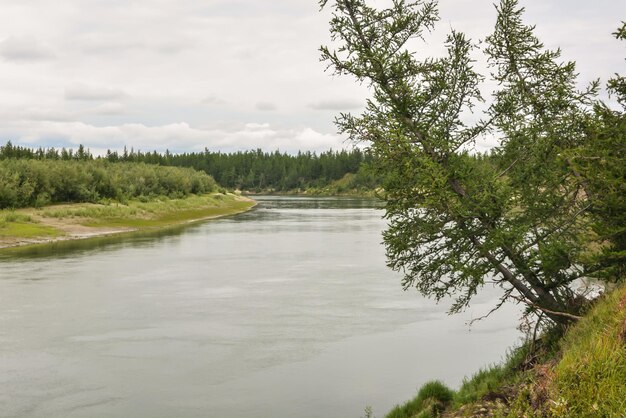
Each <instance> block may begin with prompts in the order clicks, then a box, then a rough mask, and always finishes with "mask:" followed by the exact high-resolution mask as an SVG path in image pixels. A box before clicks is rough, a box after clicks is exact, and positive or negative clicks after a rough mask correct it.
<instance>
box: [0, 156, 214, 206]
mask: <svg viewBox="0 0 626 418" xmlns="http://www.w3.org/2000/svg"><path fill="white" fill-rule="evenodd" d="M6 149H7V147H4V148H3V151H5V150H6ZM23 151H24V150H23V149H22V150H21V151H20V152H23ZM22 157H24V155H22ZM217 189H218V186H217V184H216V182H215V180H214V179H213V178H212V177H211V176H209V175H208V174H206V173H204V172H201V171H197V170H194V169H192V168H183V167H160V166H157V165H153V164H145V163H119V164H114V163H111V162H109V161H106V160H102V159H100V160H93V159H85V160H77V159H73V160H62V159H42V160H38V159H34V158H6V156H5V158H3V159H0V209H4V208H20V207H29V206H35V207H40V206H44V205H47V204H51V203H59V202H100V201H102V200H103V199H112V200H116V201H122V202H123V201H125V200H127V199H130V198H146V199H149V198H154V197H156V196H168V197H183V196H186V195H189V194H201V193H209V192H214V191H216V190H217Z"/></svg>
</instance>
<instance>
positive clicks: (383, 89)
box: [320, 0, 598, 324]
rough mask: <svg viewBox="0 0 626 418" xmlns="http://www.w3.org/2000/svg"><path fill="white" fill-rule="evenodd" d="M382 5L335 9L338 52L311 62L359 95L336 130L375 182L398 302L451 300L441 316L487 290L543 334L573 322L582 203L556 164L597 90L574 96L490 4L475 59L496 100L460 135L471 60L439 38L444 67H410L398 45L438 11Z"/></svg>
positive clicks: (471, 101)
mask: <svg viewBox="0 0 626 418" xmlns="http://www.w3.org/2000/svg"><path fill="white" fill-rule="evenodd" d="M327 3H328V1H327V0H322V1H320V6H321V7H322V8H323V7H326V6H328V5H327ZM391 3H392V4H391V6H390V7H388V8H385V9H376V8H373V7H370V6H369V5H368V4H367V2H366V1H364V0H335V1H334V2H332V4H331V5H330V7H331V8H332V12H333V17H332V20H331V22H330V31H331V36H332V40H333V41H334V42H336V43H337V45H338V46H337V49H336V50H332V49H330V48H329V47H322V48H321V53H322V59H323V60H324V61H326V62H327V63H328V65H329V68H331V69H333V70H334V71H335V72H336V73H337V74H340V75H350V76H353V77H354V78H356V80H357V81H358V82H361V83H365V84H367V85H368V86H369V87H370V90H371V91H372V98H371V99H370V100H368V102H367V106H366V110H365V112H364V113H363V114H362V115H360V116H358V117H357V116H353V115H350V114H342V115H340V117H339V118H337V120H336V123H337V125H338V127H339V129H340V131H342V132H343V133H347V134H348V135H349V137H350V138H351V139H353V140H357V141H367V142H368V143H369V144H370V147H371V152H372V154H373V158H374V161H375V162H376V166H377V168H378V170H379V171H380V172H381V173H385V175H386V181H385V184H384V187H385V189H386V200H387V205H386V217H387V219H389V228H388V230H387V231H385V233H384V241H385V244H386V248H387V255H388V264H389V266H390V267H392V268H393V269H395V270H398V271H401V272H403V273H404V279H403V286H404V287H405V288H409V287H412V286H414V287H416V288H417V289H418V290H419V291H420V292H421V293H423V294H425V295H428V296H433V297H435V298H436V299H441V298H443V297H445V296H450V295H453V296H454V298H455V302H454V304H453V305H452V308H451V312H457V311H459V310H461V309H463V308H464V307H465V306H467V304H468V303H469V301H470V299H471V298H472V296H474V295H475V294H476V293H477V292H478V290H479V289H480V288H481V287H482V286H484V285H485V283H488V282H491V283H495V284H497V285H499V286H500V287H502V289H503V290H504V293H503V296H502V301H501V303H500V304H499V305H498V306H497V307H499V306H501V304H502V303H503V302H504V301H505V300H507V299H510V298H514V299H517V300H519V301H523V302H524V303H526V305H527V307H528V310H529V311H530V312H542V313H543V314H545V315H546V316H547V317H548V318H550V319H551V320H552V321H554V322H556V323H559V324H567V323H569V322H571V321H572V320H575V319H576V318H577V316H576V313H577V311H578V308H579V304H578V302H579V297H578V295H577V294H576V293H575V291H574V287H573V286H572V284H573V282H575V281H576V280H578V279H579V278H581V277H585V276H586V275H588V274H590V273H592V271H591V268H590V267H589V266H588V265H586V264H585V263H584V262H583V260H584V253H585V249H586V248H587V245H588V242H587V241H586V239H585V237H586V235H587V231H588V230H589V228H590V221H589V217H588V216H586V215H587V213H588V210H589V208H590V202H589V199H588V196H587V195H586V194H585V192H584V187H583V185H582V184H581V182H580V181H579V180H577V177H576V170H575V169H574V167H573V165H572V164H570V163H569V162H568V159H567V158H566V151H567V150H569V149H572V148H575V147H579V146H582V145H583V144H584V143H585V141H587V140H588V137H589V136H588V126H589V123H590V122H589V121H590V120H592V119H593V117H594V114H593V106H594V104H595V94H596V90H597V88H598V83H592V84H591V85H590V86H589V87H588V88H587V89H585V90H583V91H579V90H577V89H576V73H575V66H574V63H571V62H565V63H563V62H560V61H559V57H560V51H559V50H556V51H550V50H546V49H545V48H544V46H543V45H542V44H541V42H540V41H539V40H538V39H537V38H536V37H535V35H534V34H533V29H534V28H533V27H532V26H527V25H524V23H523V22H522V14H523V9H522V8H520V7H519V6H518V4H517V1H516V0H502V1H501V2H500V4H499V5H498V6H497V7H496V8H497V12H498V17H497V21H496V24H495V29H494V31H493V33H492V34H491V35H490V36H489V37H488V38H487V39H486V44H487V48H486V49H485V51H484V54H485V55H486V59H487V61H488V64H489V65H490V67H491V73H492V78H493V79H494V80H495V81H496V82H497V83H498V88H497V90H495V91H494V92H493V93H492V104H491V105H490V106H488V109H487V110H486V111H484V112H482V116H483V117H482V119H481V120H479V121H478V122H474V123H468V120H469V119H470V118H468V117H467V115H468V114H469V113H470V112H475V111H477V109H478V107H477V105H478V104H480V103H481V102H483V101H484V98H483V95H482V94H481V87H482V81H483V80H484V79H485V76H484V75H482V74H479V73H478V72H477V71H476V69H475V68H474V56H475V55H477V54H478V53H479V52H480V51H479V50H478V48H477V46H476V45H475V44H474V43H472V42H471V41H470V40H469V39H467V37H466V36H465V35H464V34H463V33H460V32H458V31H455V30H452V31H451V32H450V33H449V35H448V36H447V39H446V42H445V47H446V54H445V55H444V56H441V57H431V58H425V59H420V58H418V56H417V54H416V53H415V52H413V51H410V50H409V49H408V43H409V41H411V40H420V39H423V38H424V37H425V36H426V35H427V34H428V33H429V32H430V31H432V30H433V28H434V26H435V24H436V22H437V21H438V19H439V16H438V11H437V3H436V2H435V1H428V0H416V1H405V0H393V1H392V2H391ZM411 42H412V41H411ZM483 134H489V135H493V136H495V137H497V138H498V140H499V146H498V147H497V148H496V149H495V150H494V151H493V152H492V155H491V156H489V157H488V158H476V157H473V156H471V155H469V154H468V151H469V150H471V148H472V145H473V144H474V142H475V140H476V139H477V138H478V137H479V136H480V135H483ZM497 307H496V308H497Z"/></svg>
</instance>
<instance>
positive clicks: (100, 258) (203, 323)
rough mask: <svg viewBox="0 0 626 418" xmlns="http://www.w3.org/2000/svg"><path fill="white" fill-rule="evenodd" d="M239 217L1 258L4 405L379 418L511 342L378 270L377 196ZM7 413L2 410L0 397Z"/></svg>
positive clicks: (278, 207)
mask: <svg viewBox="0 0 626 418" xmlns="http://www.w3.org/2000/svg"><path fill="white" fill-rule="evenodd" d="M257 199H258V200H259V201H260V205H259V206H258V207H257V209H255V210H253V211H251V212H248V213H245V214H241V215H238V216H235V217H230V218H225V219H220V220H216V221H211V222H206V223H201V224H196V225H193V226H188V227H185V228H179V229H171V230H167V231H160V232H155V233H150V234H148V235H145V234H144V235H138V234H133V235H128V236H124V237H108V238H104V239H94V240H86V241H77V242H64V243H60V244H57V245H55V246H53V247H39V248H37V249H36V250H33V251H31V252H22V253H20V254H19V256H13V257H11V258H5V259H3V260H2V261H0V306H1V307H2V308H1V310H0V358H1V359H2V361H0V405H2V406H3V407H2V408H0V416H7V417H13V416H25V417H26V416H27V417H112V416H150V417H172V416H176V417H198V416H216V417H217V416H220V417H221V416H223V417H226V416H228V417H349V416H353V417H358V416H360V415H362V410H363V408H364V407H365V405H372V407H373V408H374V411H375V413H376V414H377V415H382V414H384V412H386V410H387V409H389V408H390V407H391V406H392V405H393V404H394V403H397V402H401V401H404V400H406V399H407V398H408V397H410V396H411V395H412V394H413V391H414V389H415V387H416V386H417V385H419V384H420V383H422V382H424V381H425V380H428V379H431V378H441V379H443V380H445V381H447V382H448V383H450V384H453V385H454V384H457V383H458V382H459V381H460V379H461V378H462V377H463V375H464V374H465V373H468V372H471V371H473V370H475V369H476V368H477V367H479V366H481V365H484V364H485V363H488V362H492V361H497V360H498V359H499V358H500V356H501V354H502V353H503V352H504V351H505V348H506V347H507V346H508V345H509V344H510V343H511V342H513V341H514V340H515V338H516V334H515V331H514V324H515V317H516V312H515V309H513V308H511V307H506V308H504V310H503V311H501V312H499V313H498V314H497V315H496V316H495V317H494V318H492V319H490V320H489V321H488V322H483V323H482V324H479V326H477V327H475V328H473V329H472V330H471V331H470V330H469V329H468V328H467V326H466V325H465V323H466V322H467V321H468V319H471V318H472V317H476V316H478V315H479V314H481V313H483V312H485V311H486V310H488V308H489V307H491V306H492V304H493V300H494V299H495V297H496V296H497V294H498V292H497V291H496V290H493V289H487V290H486V292H484V294H482V295H481V296H480V297H479V298H477V302H476V304H475V305H474V306H473V308H472V309H471V310H470V311H468V312H467V313H466V314H465V315H464V316H455V317H448V316H446V315H445V310H446V306H437V305H435V304H433V303H432V302H431V301H427V300H424V299H422V298H420V297H418V296H417V295H416V294H415V293H413V292H402V290H401V288H400V285H399V280H400V278H399V277H398V276H397V275H396V274H394V273H392V272H390V271H389V270H387V269H386V268H385V258H384V249H383V248H382V246H381V245H380V241H381V237H380V231H381V230H382V229H383V228H384V226H385V222H384V221H383V220H382V219H381V216H382V211H380V210H377V209H374V207H375V206H380V205H379V204H378V203H377V202H375V201H372V200H363V199H332V198H305V199H303V198H283V197H266V198H264V197H261V198H257ZM5 406H6V407H5Z"/></svg>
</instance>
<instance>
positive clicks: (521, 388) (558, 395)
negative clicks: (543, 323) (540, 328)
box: [387, 285, 626, 418]
mask: <svg viewBox="0 0 626 418" xmlns="http://www.w3.org/2000/svg"><path fill="white" fill-rule="evenodd" d="M439 385H441V383H439V382H430V383H427V384H426V385H424V386H423V387H422V388H421V389H420V392H419V393H418V396H416V397H415V398H414V399H412V400H410V401H409V402H407V403H406V404H404V405H402V406H396V407H395V408H394V409H393V410H392V411H391V412H390V413H389V414H388V415H387V417H388V418H415V417H420V418H424V417H437V416H440V415H441V410H438V409H436V408H438V407H441V406H442V405H444V406H445V405H447V408H446V410H445V414H446V416H486V415H485V414H486V413H487V411H488V413H489V414H490V415H489V416H494V417H511V418H512V417H522V416H524V417H565V416H571V417H623V416H626V415H624V413H625V412H626V285H622V286H621V287H619V288H617V289H615V290H613V291H611V292H608V293H607V294H605V295H604V296H603V297H602V298H600V300H598V301H596V302H595V303H594V306H593V308H592V309H591V310H590V311H589V312H588V313H587V314H586V315H585V316H584V317H583V319H581V320H580V321H579V322H578V323H577V324H576V325H574V326H573V327H571V328H570V329H569V330H568V331H567V332H566V333H565V334H564V335H563V333H562V331H560V330H559V329H558V328H555V329H552V330H549V331H547V332H546V333H544V335H543V336H542V338H541V339H540V340H538V341H537V342H535V344H534V345H533V349H532V350H531V346H530V344H525V345H523V346H522V347H519V348H517V349H515V350H512V351H511V352H510V353H509V354H508V355H507V358H506V360H505V361H504V362H503V363H502V364H498V365H493V366H490V367H488V368H485V369H481V370H480V371H478V372H477V373H476V374H474V375H473V376H472V377H471V378H469V379H465V380H464V381H463V384H462V385H461V387H460V389H459V390H458V391H457V392H452V391H450V390H449V389H447V388H445V387H439ZM431 390H433V392H432V393H433V395H432V396H430V395H428V394H429V393H431V392H430V391H431ZM437 391H440V392H437ZM450 392H451V393H452V397H451V398H450V399H448V398H445V396H446V395H445V393H450ZM437 393H440V394H441V395H440V396H438V395H437ZM420 394H421V396H420ZM429 396H430V397H429ZM425 399H430V400H429V401H427V400H425ZM444 399H448V400H444ZM433 400H435V401H433ZM436 400H438V402H437V401H436ZM433 405H435V406H436V407H435V408H433Z"/></svg>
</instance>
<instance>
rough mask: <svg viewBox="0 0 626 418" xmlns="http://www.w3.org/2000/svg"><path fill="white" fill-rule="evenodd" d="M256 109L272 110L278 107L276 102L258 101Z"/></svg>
mask: <svg viewBox="0 0 626 418" xmlns="http://www.w3.org/2000/svg"><path fill="white" fill-rule="evenodd" d="M254 107H255V108H256V110H260V111H262V112H272V111H274V110H276V109H278V108H277V107H276V104H274V103H271V102H258V103H257V104H256V105H255V106H254Z"/></svg>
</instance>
